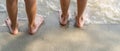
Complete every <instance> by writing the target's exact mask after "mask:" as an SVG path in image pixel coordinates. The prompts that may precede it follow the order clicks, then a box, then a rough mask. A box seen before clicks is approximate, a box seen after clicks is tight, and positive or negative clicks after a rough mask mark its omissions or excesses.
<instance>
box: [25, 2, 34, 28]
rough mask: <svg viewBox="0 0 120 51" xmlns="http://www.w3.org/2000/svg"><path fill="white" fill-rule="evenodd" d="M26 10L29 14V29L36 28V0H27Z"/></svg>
mask: <svg viewBox="0 0 120 51" xmlns="http://www.w3.org/2000/svg"><path fill="white" fill-rule="evenodd" d="M25 4H26V12H27V16H28V22H29V29H30V30H31V29H34V28H35V26H36V25H35V17H36V0H25Z"/></svg>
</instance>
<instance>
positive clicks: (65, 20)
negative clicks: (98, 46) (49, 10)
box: [60, 14, 84, 28]
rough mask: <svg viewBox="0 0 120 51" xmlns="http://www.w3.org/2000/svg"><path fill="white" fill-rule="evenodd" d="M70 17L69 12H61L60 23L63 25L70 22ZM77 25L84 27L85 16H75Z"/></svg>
mask: <svg viewBox="0 0 120 51" xmlns="http://www.w3.org/2000/svg"><path fill="white" fill-rule="evenodd" d="M68 18H69V14H66V15H64V14H61V16H60V24H61V25H62V26H65V25H66V24H67V23H68V22H69V20H68ZM75 26H76V27H78V28H82V27H83V26H84V18H83V16H81V17H79V16H76V17H75Z"/></svg>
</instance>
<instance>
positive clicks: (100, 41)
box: [0, 14, 120, 51]
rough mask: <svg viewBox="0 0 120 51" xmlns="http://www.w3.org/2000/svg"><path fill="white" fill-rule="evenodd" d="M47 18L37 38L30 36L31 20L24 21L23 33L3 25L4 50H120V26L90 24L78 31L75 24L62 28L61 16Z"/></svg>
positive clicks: (0, 36)
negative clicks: (29, 22) (14, 33)
mask: <svg viewBox="0 0 120 51" xmlns="http://www.w3.org/2000/svg"><path fill="white" fill-rule="evenodd" d="M51 15H52V17H51V16H50V17H48V18H45V23H44V24H43V25H42V26H41V27H40V29H39V30H38V32H37V33H36V34H35V35H29V34H28V33H27V25H26V24H27V21H24V22H23V21H20V23H21V24H20V26H19V28H20V29H19V30H20V32H19V34H18V35H15V36H14V35H11V34H9V30H8V28H7V27H6V26H0V51H119V50H120V49H119V48H120V31H119V30H120V24H88V25H85V26H84V27H83V28H82V29H78V28H75V27H74V26H73V25H74V21H70V23H69V25H68V26H66V27H61V26H60V25H59V22H58V16H57V14H51Z"/></svg>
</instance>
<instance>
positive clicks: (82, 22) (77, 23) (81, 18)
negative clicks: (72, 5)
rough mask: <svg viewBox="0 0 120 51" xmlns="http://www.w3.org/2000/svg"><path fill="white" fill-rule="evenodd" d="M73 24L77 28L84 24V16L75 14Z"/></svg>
mask: <svg viewBox="0 0 120 51" xmlns="http://www.w3.org/2000/svg"><path fill="white" fill-rule="evenodd" d="M75 26H76V27H78V28H82V27H83V26H84V18H83V16H82V17H77V16H76V23H75Z"/></svg>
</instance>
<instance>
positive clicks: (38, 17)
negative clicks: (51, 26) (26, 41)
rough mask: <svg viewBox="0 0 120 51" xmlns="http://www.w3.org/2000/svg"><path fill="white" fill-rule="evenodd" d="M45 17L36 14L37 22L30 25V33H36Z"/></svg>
mask: <svg viewBox="0 0 120 51" xmlns="http://www.w3.org/2000/svg"><path fill="white" fill-rule="evenodd" d="M43 21H44V19H43V17H42V16H36V17H35V23H34V24H33V25H31V26H30V25H29V33H30V34H31V35H33V34H34V33H36V31H37V30H38V28H39V27H40V26H41V25H42V23H43Z"/></svg>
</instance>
